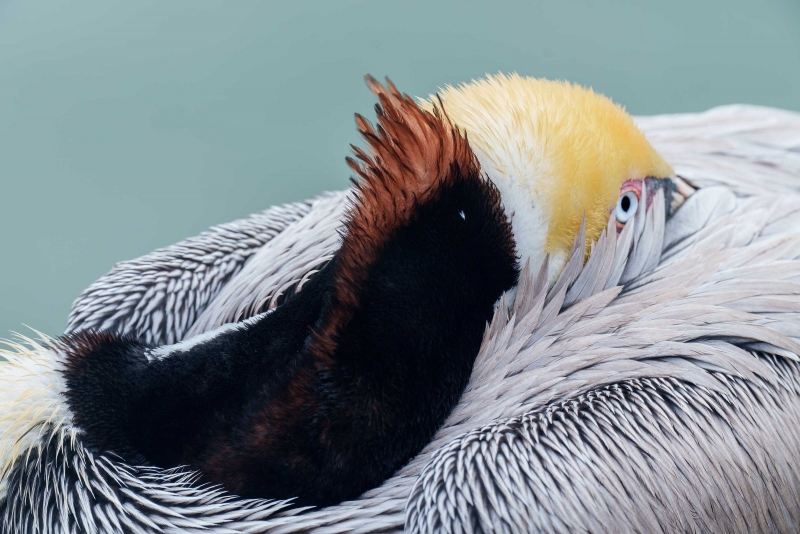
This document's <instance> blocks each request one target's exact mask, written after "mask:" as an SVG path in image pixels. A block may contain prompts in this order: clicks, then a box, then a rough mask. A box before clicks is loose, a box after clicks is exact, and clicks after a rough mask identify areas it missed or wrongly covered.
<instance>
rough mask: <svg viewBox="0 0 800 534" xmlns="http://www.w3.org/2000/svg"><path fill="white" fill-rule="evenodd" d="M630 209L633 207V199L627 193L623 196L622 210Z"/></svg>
mask: <svg viewBox="0 0 800 534" xmlns="http://www.w3.org/2000/svg"><path fill="white" fill-rule="evenodd" d="M629 209H631V199H630V198H629V197H628V195H625V196H624V197H622V211H628V210H629Z"/></svg>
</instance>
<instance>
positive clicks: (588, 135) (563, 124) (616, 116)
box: [422, 74, 691, 280]
mask: <svg viewBox="0 0 800 534" xmlns="http://www.w3.org/2000/svg"><path fill="white" fill-rule="evenodd" d="M439 101H441V106H442V107H443V108H444V111H445V112H446V113H447V115H448V116H449V117H450V119H451V120H452V121H453V122H454V123H455V124H456V125H457V126H458V127H460V128H462V129H463V130H465V131H466V133H467V137H468V139H469V142H470V146H471V147H472V150H473V151H474V153H475V155H476V156H477V158H478V161H479V162H480V165H481V168H482V170H483V172H484V173H485V174H486V176H488V178H489V179H490V180H491V181H492V182H494V184H495V185H496V186H497V188H498V189H499V190H500V193H501V196H502V198H503V203H504V206H505V209H506V213H507V215H508V217H509V218H510V220H511V224H512V227H513V230H514V235H515V238H516V243H517V254H518V255H519V257H520V259H521V262H522V263H523V264H524V263H525V261H527V260H530V262H531V266H532V267H536V266H538V265H540V264H541V263H542V261H544V259H545V257H546V256H547V255H549V256H550V272H549V275H550V279H551V280H553V279H554V278H555V277H557V275H558V274H559V273H560V272H561V270H562V269H563V266H564V264H565V262H566V260H567V258H568V255H569V252H570V249H571V247H572V245H573V241H574V239H575V236H576V234H577V233H578V231H579V229H580V225H581V222H582V220H585V226H586V247H587V254H588V247H589V245H590V244H591V243H593V242H595V241H596V240H597V239H598V238H599V237H600V235H601V233H602V231H603V229H604V228H606V226H607V224H608V222H609V217H610V216H611V215H615V216H616V218H617V223H618V228H620V229H621V228H622V226H623V225H624V224H625V223H626V222H627V220H628V219H629V218H631V217H632V216H633V214H634V213H635V212H636V210H637V208H638V206H639V205H643V206H646V207H649V205H650V203H651V202H652V195H651V196H650V197H649V198H645V199H644V200H643V199H642V198H640V197H641V196H642V194H643V190H649V191H654V190H656V189H659V188H665V191H664V192H665V198H666V200H667V206H666V211H667V213H668V214H669V213H670V212H671V211H673V210H674V209H675V208H676V207H677V206H678V205H679V204H680V203H681V202H682V201H683V200H684V198H685V196H687V195H688V194H690V192H691V188H690V187H688V185H687V184H685V183H684V182H682V181H681V180H680V179H678V178H677V177H675V176H674V171H673V169H672V167H671V166H670V165H669V164H668V163H667V162H666V161H664V159H663V158H662V157H661V156H660V155H659V154H658V153H657V152H656V151H655V149H653V147H652V146H651V145H650V143H649V142H648V141H647V139H646V138H645V136H644V135H643V134H642V132H641V131H640V130H639V128H638V127H637V126H636V124H635V123H634V121H633V119H632V118H631V116H630V115H628V113H626V111H625V109H624V108H622V107H621V106H619V105H617V104H615V103H614V102H612V101H611V100H610V99H609V98H607V97H605V96H603V95H601V94H598V93H595V92H594V91H593V90H591V89H586V88H584V87H581V86H579V85H576V84H572V83H569V82H561V81H550V80H544V79H537V78H529V77H522V76H519V75H517V74H512V75H503V74H498V75H494V76H487V77H486V78H484V79H480V80H474V81H472V82H469V83H465V84H462V85H459V86H457V87H453V86H447V87H445V88H444V89H443V90H441V91H440V92H439V93H438V94H437V95H433V96H431V97H430V98H429V99H428V100H422V103H423V106H427V107H428V108H429V109H430V108H432V107H433V106H434V105H437V104H438V103H439ZM645 180H647V181H648V183H649V184H650V186H649V187H643V186H644V183H645Z"/></svg>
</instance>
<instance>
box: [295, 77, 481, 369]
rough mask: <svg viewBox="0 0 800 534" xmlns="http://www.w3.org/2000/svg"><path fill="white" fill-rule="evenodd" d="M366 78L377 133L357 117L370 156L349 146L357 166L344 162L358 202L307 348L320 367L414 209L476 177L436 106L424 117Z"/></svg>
mask: <svg viewBox="0 0 800 534" xmlns="http://www.w3.org/2000/svg"><path fill="white" fill-rule="evenodd" d="M365 79H366V82H367V85H368V87H369V88H370V90H371V91H372V92H373V93H374V94H375V95H377V97H378V100H379V103H378V104H376V105H375V111H376V113H377V116H378V126H377V128H375V127H373V125H372V124H370V122H369V121H368V120H367V119H365V118H364V117H363V116H362V115H360V114H356V126H357V128H358V131H359V133H360V134H361V136H362V137H363V138H364V140H365V141H366V142H367V144H368V146H369V152H365V151H364V150H362V149H360V148H358V147H356V146H352V149H353V152H354V154H355V159H354V158H349V157H348V158H347V164H348V165H349V166H350V168H351V169H353V170H354V171H355V172H356V174H357V175H358V177H359V178H360V180H353V183H354V184H355V195H356V200H355V203H354V205H351V206H350V208H349V209H348V211H347V220H346V222H345V225H344V229H343V230H342V235H343V242H342V248H341V249H340V251H339V253H338V254H337V265H336V271H335V274H334V282H333V290H332V295H331V302H332V304H334V305H332V306H330V307H329V313H328V314H327V315H326V317H324V318H323V321H321V324H320V326H319V327H318V328H317V329H316V331H315V332H314V339H313V343H312V344H311V347H310V349H311V352H312V354H314V355H315V356H316V357H317V358H319V359H320V361H321V362H322V361H330V358H331V357H332V355H333V354H334V352H335V351H336V341H335V338H336V336H337V335H338V334H339V333H340V332H341V330H342V328H343V327H344V326H346V324H347V323H348V321H349V320H350V319H351V318H352V316H353V313H354V311H355V310H356V309H357V308H358V306H359V296H360V293H361V291H360V286H361V283H362V281H363V280H364V279H365V278H366V275H367V271H368V269H369V267H370V265H372V263H373V262H374V261H375V258H376V257H377V256H378V255H379V254H380V251H381V250H382V248H383V246H384V244H385V243H386V242H388V241H389V240H390V239H391V238H392V235H393V233H394V232H395V231H396V230H397V229H398V228H402V227H404V226H407V225H408V224H409V223H410V222H411V221H412V220H413V217H414V213H415V209H416V208H417V207H418V206H420V205H424V204H426V203H428V202H431V201H435V200H436V199H437V198H438V197H439V195H440V193H441V191H442V190H444V189H446V188H447V187H449V186H452V185H453V183H454V182H455V181H456V180H459V179H464V178H465V177H471V176H477V175H479V174H480V165H479V164H478V160H477V158H476V157H475V154H474V153H473V152H472V150H471V149H470V147H469V142H468V141H467V138H466V135H462V133H461V132H460V131H459V130H458V129H457V128H456V126H455V125H453V123H452V122H451V121H450V118H449V117H448V116H447V114H446V113H445V112H444V110H443V106H442V103H441V100H440V101H439V105H438V106H436V105H434V107H433V112H429V111H426V110H424V109H422V108H421V107H420V106H419V105H418V104H417V103H416V102H414V100H413V99H412V98H411V97H410V96H408V95H407V94H402V93H400V92H399V91H398V90H397V88H396V87H395V86H394V84H392V82H391V81H390V80H389V79H388V78H387V80H386V82H387V86H383V85H382V84H381V83H380V82H378V81H377V80H375V78H373V77H372V76H369V75H367V76H365Z"/></svg>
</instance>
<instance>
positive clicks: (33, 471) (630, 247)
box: [0, 110, 800, 532]
mask: <svg viewBox="0 0 800 534" xmlns="http://www.w3.org/2000/svg"><path fill="white" fill-rule="evenodd" d="M723 111H724V110H723ZM734 111H736V114H739V115H741V113H740V110H734ZM734 115H735V114H734V113H733V111H732V112H730V113H728V114H725V113H724V112H720V111H718V112H715V113H712V114H710V115H705V116H703V115H701V116H693V117H679V118H678V119H676V120H677V122H676V129H675V130H674V132H673V131H672V130H670V128H671V123H670V122H669V118H659V119H652V120H651V121H650V124H653V125H654V126H653V132H649V133H651V138H653V139H655V140H657V146H658V147H659V150H661V151H662V152H663V153H669V154H671V156H672V157H671V159H673V161H674V162H675V163H676V167H677V170H678V172H679V173H681V174H682V175H684V176H686V177H687V178H689V179H691V181H692V182H693V183H695V184H699V185H701V186H706V187H705V188H704V189H701V190H700V191H699V192H698V193H697V194H696V195H694V196H693V197H692V198H691V199H690V200H689V201H687V203H686V204H685V205H684V207H683V208H682V209H681V211H679V212H678V215H676V217H675V218H673V219H672V220H671V221H670V222H669V224H668V225H667V227H666V228H665V230H664V235H665V237H664V242H663V254H661V251H658V250H653V249H652V248H651V247H645V246H644V244H645V241H650V240H652V239H656V240H657V239H658V238H659V236H658V235H651V236H650V237H646V236H647V234H646V232H655V233H657V232H658V226H657V225H658V221H657V220H656V216H657V215H658V214H657V213H656V212H655V211H652V213H653V219H652V220H645V221H643V222H644V225H643V226H644V228H642V229H641V230H639V226H638V219H636V218H634V219H633V220H632V221H631V223H632V224H629V226H628V227H627V228H626V229H625V230H624V231H623V233H622V234H621V235H620V236H619V237H618V238H617V239H609V236H611V237H614V232H612V231H611V228H610V227H608V229H607V231H606V234H605V236H604V237H601V238H600V240H599V241H598V242H597V243H596V244H595V246H594V250H593V252H592V254H591V255H590V257H589V259H588V262H587V263H586V266H584V267H582V266H581V263H582V261H578V260H580V259H582V258H580V257H579V256H580V255H579V254H574V255H573V258H576V260H575V263H574V265H575V267H573V266H570V264H569V262H567V263H566V265H567V266H566V267H565V268H564V271H563V273H562V277H563V282H562V281H561V280H559V281H556V283H555V285H554V286H553V287H552V288H551V289H550V291H547V292H545V291H544V288H545V287H546V285H547V284H546V283H547V276H546V275H545V274H544V273H546V270H541V271H539V275H538V276H536V277H533V276H531V275H530V274H526V275H524V276H523V277H522V278H521V280H520V285H519V287H518V289H517V293H516V296H515V297H514V298H513V299H511V300H506V301H504V302H503V303H502V304H501V305H500V306H498V310H497V313H496V315H495V318H494V320H493V321H492V323H491V325H490V327H489V328H488V329H487V332H486V335H485V338H484V342H483V345H482V348H481V353H480V355H479V357H478V360H477V361H476V365H475V369H474V373H473V376H472V380H471V383H470V385H469V386H468V389H467V391H466V392H465V394H464V396H463V398H462V399H461V402H460V403H459V405H458V406H457V407H456V409H455V411H454V412H453V414H452V415H451V417H450V418H449V419H448V421H447V422H446V424H445V426H444V427H443V428H442V429H441V430H440V431H439V432H438V433H437V435H436V436H435V438H434V440H433V442H432V443H431V444H430V445H429V446H428V447H426V449H425V450H424V451H423V452H422V453H420V455H418V456H417V457H416V458H414V459H413V460H412V461H411V462H410V463H409V464H408V465H407V466H406V467H404V468H403V469H402V470H401V471H400V472H398V473H397V475H395V476H394V477H393V478H392V479H390V480H389V481H387V482H386V483H385V484H384V485H383V486H381V487H380V488H377V489H375V490H372V491H370V492H368V493H367V494H365V495H363V496H362V497H361V498H360V499H358V500H356V501H353V502H348V503H343V504H341V505H338V506H334V507H329V508H325V509H321V510H311V511H307V512H306V513H303V514H300V515H291V514H289V513H287V512H286V511H280V510H279V508H280V507H281V506H282V503H270V502H265V501H246V500H242V499H237V498H235V497H233V496H230V495H227V494H224V493H221V492H219V491H218V490H212V489H209V488H204V487H202V486H199V485H195V484H193V482H192V480H191V479H190V478H188V476H187V475H183V474H179V473H175V472H168V471H161V470H154V469H141V468H134V467H129V466H124V465H122V464H119V463H116V462H114V461H113V459H110V458H106V457H94V456H92V455H91V454H89V453H88V451H86V450H85V449H82V448H81V446H80V439H79V437H78V439H76V440H75V442H74V447H73V443H72V441H71V440H65V441H64V448H63V450H62V452H61V453H57V452H56V451H54V450H53V449H52V448H50V447H46V446H45V447H42V448H41V450H43V451H44V452H45V454H46V455H47V456H45V457H43V458H44V459H43V460H38V459H37V455H38V453H37V452H36V451H38V450H40V449H38V448H32V447H28V450H31V451H34V452H33V453H32V454H31V455H30V456H29V457H28V456H25V455H19V456H17V460H18V461H17V462H16V463H15V465H14V467H13V469H12V470H11V472H8V473H4V475H3V476H4V477H8V476H9V475H10V476H12V477H17V478H14V481H15V484H14V485H13V488H14V489H18V490H19V491H18V492H16V493H14V494H13V500H12V501H8V500H7V501H6V503H5V504H0V515H1V516H2V520H3V521H4V523H2V525H3V527H2V528H3V529H5V530H8V531H25V530H26V529H27V530H32V527H31V525H33V524H34V523H36V524H37V525H39V526H42V527H43V528H48V527H47V526H45V525H49V526H52V525H58V526H59V529H63V530H70V529H73V530H77V529H78V528H82V529H84V530H87V531H92V530H93V529H94V530H104V529H105V530H114V529H115V528H116V525H117V524H119V525H123V526H125V527H126V528H129V529H132V530H135V529H137V528H138V529H139V530H143V531H173V532H174V531H206V532H208V531H210V532H223V531H226V530H228V529H230V530H238V531H247V532H264V531H267V530H269V531H271V532H272V531H275V532H301V531H308V530H312V529H320V530H324V531H326V532H345V531H353V530H355V531H371V532H375V531H397V530H400V529H402V528H403V527H404V526H405V528H407V529H409V530H412V531H432V530H437V529H442V530H452V531H456V530H468V529H470V528H472V529H475V530H477V529H481V528H483V529H488V528H490V527H495V528H503V526H506V527H507V528H510V529H514V528H517V527H519V526H520V525H524V527H525V528H534V529H535V528H536V527H537V525H538V526H539V527H540V528H543V529H546V530H550V531H556V532H557V531H561V532H567V531H576V530H592V529H596V530H600V528H599V527H598V525H602V530H620V531H625V530H640V531H645V530H647V531H651V530H656V531H658V530H659V529H661V530H669V529H673V528H674V529H686V530H693V529H698V530H703V529H705V530H709V531H714V530H717V531H730V532H737V531H742V532H745V531H751V530H767V531H768V530H770V529H771V530H774V531H782V530H783V531H791V530H792V528H793V526H795V525H797V524H798V522H800V498H799V497H798V492H797V488H798V487H800V467H798V466H800V439H798V436H797V429H799V428H800V414H798V408H797V406H798V396H800V378H799V377H800V367H799V366H798V363H797V356H796V355H797V354H798V352H800V347H798V342H800V327H798V326H797V325H799V324H800V309H799V308H798V306H797V302H798V299H800V289H798V283H800V252H799V251H800V234H799V233H798V230H797V229H798V228H800V194H798V193H800V183H798V182H797V179H796V176H797V172H798V170H800V153H799V152H792V151H787V150H786V148H787V147H786V146H783V145H781V146H774V145H770V143H769V142H768V141H769V136H768V132H769V128H770V124H775V125H778V126H780V128H781V132H786V131H792V132H800V117H797V116H792V117H789V118H787V117H786V115H785V114H776V117H774V118H771V115H770V112H768V111H765V110H758V112H757V113H756V111H752V112H751V113H750V115H747V116H750V117H751V118H752V117H757V116H758V117H762V119H761V120H759V121H757V125H758V130H757V132H756V133H753V135H756V136H758V144H752V143H749V141H748V140H747V137H746V135H745V134H744V133H742V131H741V129H740V130H737V132H738V133H737V134H736V135H737V138H736V140H735V141H734V140H731V139H729V138H726V137H725V136H724V134H723V135H722V136H721V137H717V138H714V136H712V135H710V134H709V133H708V132H709V131H711V128H712V126H709V125H717V127H718V131H722V130H724V131H730V129H731V126H730V125H731V124H732V123H735V122H736V118H735V117H734ZM737 116H738V115H737ZM773 119H774V120H773ZM790 119H791V120H790ZM683 124H690V125H692V129H694V128H700V130H702V131H704V132H705V133H704V135H706V137H705V138H704V139H703V140H702V142H699V143H697V144H696V145H695V144H692V143H690V142H687V141H686V139H687V132H686V131H685V130H684V129H683V128H684V126H682V125H683ZM754 124H755V123H754ZM776 127H777V126H776ZM703 128H705V129H703ZM754 131H755V130H754ZM671 132H672V133H671ZM653 133H654V134H655V135H653ZM796 138H797V139H800V133H797V134H796ZM765 139H767V141H765ZM781 139H783V137H782V138H781ZM791 147H794V145H791ZM791 147H789V148H791ZM795 148H796V149H797V150H798V151H800V145H797V146H796V147H795ZM762 161H768V162H769V163H770V165H762V164H761V162H762ZM787 169H788V170H787ZM752 176H759V182H762V183H764V184H765V185H764V188H762V189H761V190H760V191H759V190H757V185H758V184H757V183H756V182H755V181H753V179H752ZM762 178H763V180H762ZM720 182H722V183H724V185H725V187H724V188H720V187H716V188H715V187H711V186H714V185H719V184H720ZM765 189H766V191H765ZM731 190H733V192H731ZM654 207H655V206H654ZM660 217H663V215H660ZM333 226H334V225H331V229H330V231H331V232H332V233H335V227H333ZM320 228H322V226H320ZM284 231H285V232H287V233H286V236H287V237H286V238H285V239H289V238H290V234H291V225H287V228H286V230H284ZM640 231H641V232H642V233H640ZM598 235H602V232H601V233H600V234H598ZM643 236H645V237H643ZM215 239H216V238H215ZM298 239H299V240H304V239H308V236H305V237H299V238H298ZM317 240H318V242H326V241H325V239H323V237H322V236H318V237H317ZM299 243H300V241H298V246H300V245H299ZM214 246H215V245H213V244H212V245H211V246H210V248H213V247H214ZM264 247H266V248H268V247H269V242H267V243H266V244H265V245H264ZM281 247H282V248H287V249H291V248H292V247H291V246H288V244H287V243H283V244H281ZM575 252H577V249H575ZM325 253H326V252H325V248H324V247H323V249H322V250H321V251H320V256H322V255H325ZM295 256H296V257H299V256H300V255H299V254H296V255H295ZM656 256H661V260H660V262H656V263H657V266H655V268H654V269H652V266H653V261H654V260H653V259H652V258H655V257H656ZM568 258H569V256H568V257H567V259H568ZM623 260H624V261H623ZM300 263H302V262H299V263H298V265H299V264H300ZM136 268H137V269H139V270H138V271H136V272H137V273H138V272H141V268H142V264H141V263H140V264H137V266H136ZM157 270H160V271H163V269H157ZM123 271H124V265H123V266H121V267H119V268H118V269H117V270H116V271H115V273H114V274H113V275H112V276H111V277H110V278H108V279H106V280H104V281H101V282H98V284H101V283H102V284H105V286H104V287H107V288H108V287H114V288H115V289H114V291H115V292H116V293H117V294H118V297H117V298H120V299H122V300H123V301H125V302H131V303H132V304H131V306H128V307H127V308H126V309H129V310H132V309H137V310H141V309H143V308H142V307H141V305H140V304H141V303H139V304H137V303H136V298H135V296H131V299H130V301H128V300H126V297H125V295H139V293H138V292H139V289H138V286H137V285H136V282H135V277H132V278H130V277H129V278H127V279H125V278H124V276H123V275H122V274H121V273H123ZM192 272H193V271H192V270H191V269H187V270H186V271H184V273H188V274H186V277H187V278H188V279H189V280H191V279H192V276H193V275H192ZM584 272H591V273H593V274H592V276H591V277H589V276H584V275H583V273H584ZM623 273H624V274H623ZM306 274H307V271H305V270H304V269H300V268H298V270H297V271H295V272H293V273H281V274H280V277H281V279H282V280H297V281H299V280H301V279H302V278H303V277H304V276H305V275H306ZM175 276H178V277H180V276H182V275H181V274H180V273H178V274H176V275H175ZM629 276H631V277H634V278H632V279H628V277H629ZM618 277H619V278H618ZM603 278H605V282H603V281H602V279H603ZM227 279H228V278H226V280H227ZM616 279H620V280H623V281H625V280H627V283H626V285H625V287H624V288H623V287H620V286H617V285H615V283H616V282H615V280H616ZM245 285H246V284H244V283H243V284H242V286H241V287H244V286H245ZM96 287H100V286H99V285H98V286H96ZM140 296H141V295H140ZM213 296H214V295H213V294H209V295H204V297H203V299H201V300H202V302H203V303H204V304H197V305H196V304H195V303H196V302H197V301H192V302H187V303H186V306H189V307H190V306H194V305H196V306H197V307H196V308H194V309H193V310H192V313H199V312H200V311H202V309H203V306H205V303H207V302H209V301H210V300H211V299H213ZM262 297H263V295H261V296H260V297H259V299H261V298H262ZM166 298H167V297H166V296H164V300H166ZM230 298H233V299H238V304H237V305H241V306H243V307H244V308H247V307H248V306H251V305H254V304H255V303H254V302H249V301H248V300H247V296H246V295H238V296H237V295H231V296H230ZM84 299H88V300H84V301H82V302H81V303H80V306H82V309H84V310H92V309H94V310H96V312H95V313H96V314H95V315H93V314H92V312H87V313H86V314H85V315H84V317H85V320H86V321H87V322H90V323H92V324H95V323H96V324H100V323H102V322H103V321H104V320H106V319H104V317H105V318H108V315H106V314H108V313H110V311H109V309H108V306H107V305H104V306H100V307H96V308H92V302H91V299H92V297H91V295H87V296H85V297H84ZM244 308H242V309H244ZM255 308H257V306H255ZM248 309H249V308H248ZM172 310H173V311H172V312H171V313H186V309H185V308H172ZM137 313H140V312H137ZM187 317H189V316H188V315H187V316H184V317H174V318H172V319H171V320H172V321H173V323H172V324H174V325H181V324H184V325H187V326H186V327H185V329H184V330H182V332H183V334H185V333H186V331H187V330H188V328H190V325H191V323H192V321H191V320H189V319H187ZM190 317H196V315H191V316H190ZM114 321H115V324H117V325H119V327H120V328H121V329H123V330H128V331H131V332H134V333H135V332H136V329H137V328H138V325H139V324H140V322H141V321H140V318H139V316H138V315H137V314H136V313H131V314H130V315H125V314H124V313H122V314H120V315H118V316H116V319H114ZM80 326H81V322H80V321H78V322H77V323H73V327H80ZM176 328H177V327H176ZM176 332H178V334H176V336H177V339H180V338H181V337H182V336H181V334H180V332H181V330H180V329H178V330H176ZM35 352H36V353H37V354H39V355H40V356H41V357H42V358H44V360H45V361H44V363H42V365H43V366H44V368H47V369H55V367H54V365H53V363H52V362H51V363H47V362H46V360H47V358H51V359H52V358H53V357H54V354H53V353H52V352H48V349H47V348H46V347H42V351H39V349H36V351H35ZM20 358H21V356H19V357H13V361H12V362H7V363H0V381H2V382H3V384H2V386H3V387H0V399H2V402H8V401H9V400H13V399H15V398H16V396H14V395H10V396H6V395H5V394H4V391H5V387H4V386H5V380H6V377H15V376H24V373H23V367H24V365H23V364H20V363H19V361H20ZM35 358H36V356H34V359H35ZM30 369H33V367H30ZM34 391H37V392H38V393H37V395H42V398H43V399H44V400H36V403H38V405H39V406H47V405H48V401H47V399H48V398H49V397H48V395H50V393H49V392H50V391H51V390H50V389H48V388H43V387H39V386H36V387H35V388H34ZM17 396H18V395H17ZM7 406H8V405H7V404H6V405H0V411H6V408H7ZM52 413H56V412H52ZM57 420H58V418H57V417H54V418H53V421H57ZM20 428H21V427H20ZM61 428H65V426H64V425H62V426H61ZM437 451H440V452H437ZM34 453H35V454H34ZM58 454H62V456H58ZM53 455H55V456H53ZM64 455H68V457H69V458H70V462H69V463H66V462H64ZM25 459H27V460H25ZM23 460H24V461H23ZM50 460H52V461H50ZM37 465H38V466H39V467H42V466H44V467H47V469H43V470H41V469H38V468H37ZM72 465H77V466H79V468H78V469H73V468H72V467H71V466H72ZM53 466H55V468H54V467H53ZM426 466H427V467H426ZM65 467H66V468H68V469H65ZM62 471H63V472H64V473H66V474H65V475H60V474H59V473H61V472H62ZM421 474H422V477H420V475H421ZM84 479H88V484H87V483H81V484H78V483H77V482H75V481H77V480H84ZM4 480H6V481H7V480H8V478H4ZM418 481H419V482H418ZM415 484H416V489H415V490H414V491H413V492H412V488H414V486H415ZM87 488H90V489H87ZM462 490H463V491H462ZM512 491H513V492H514V494H513V495H512V494H510V492H512ZM91 492H94V493H91ZM98 494H99V495H103V498H98V499H96V500H92V495H98ZM7 495H11V492H9V493H7ZM409 497H410V498H411V499H410V500H409ZM588 502H591V503H594V505H593V506H592V507H588V506H586V503H588ZM87 503H88V504H87ZM3 506H5V508H3ZM629 512H630V513H629ZM45 519H46V520H47V521H48V522H47V523H45ZM15 529H16V530H15ZM51 530H55V527H53V528H51ZM117 530H120V529H119V528H117Z"/></svg>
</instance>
